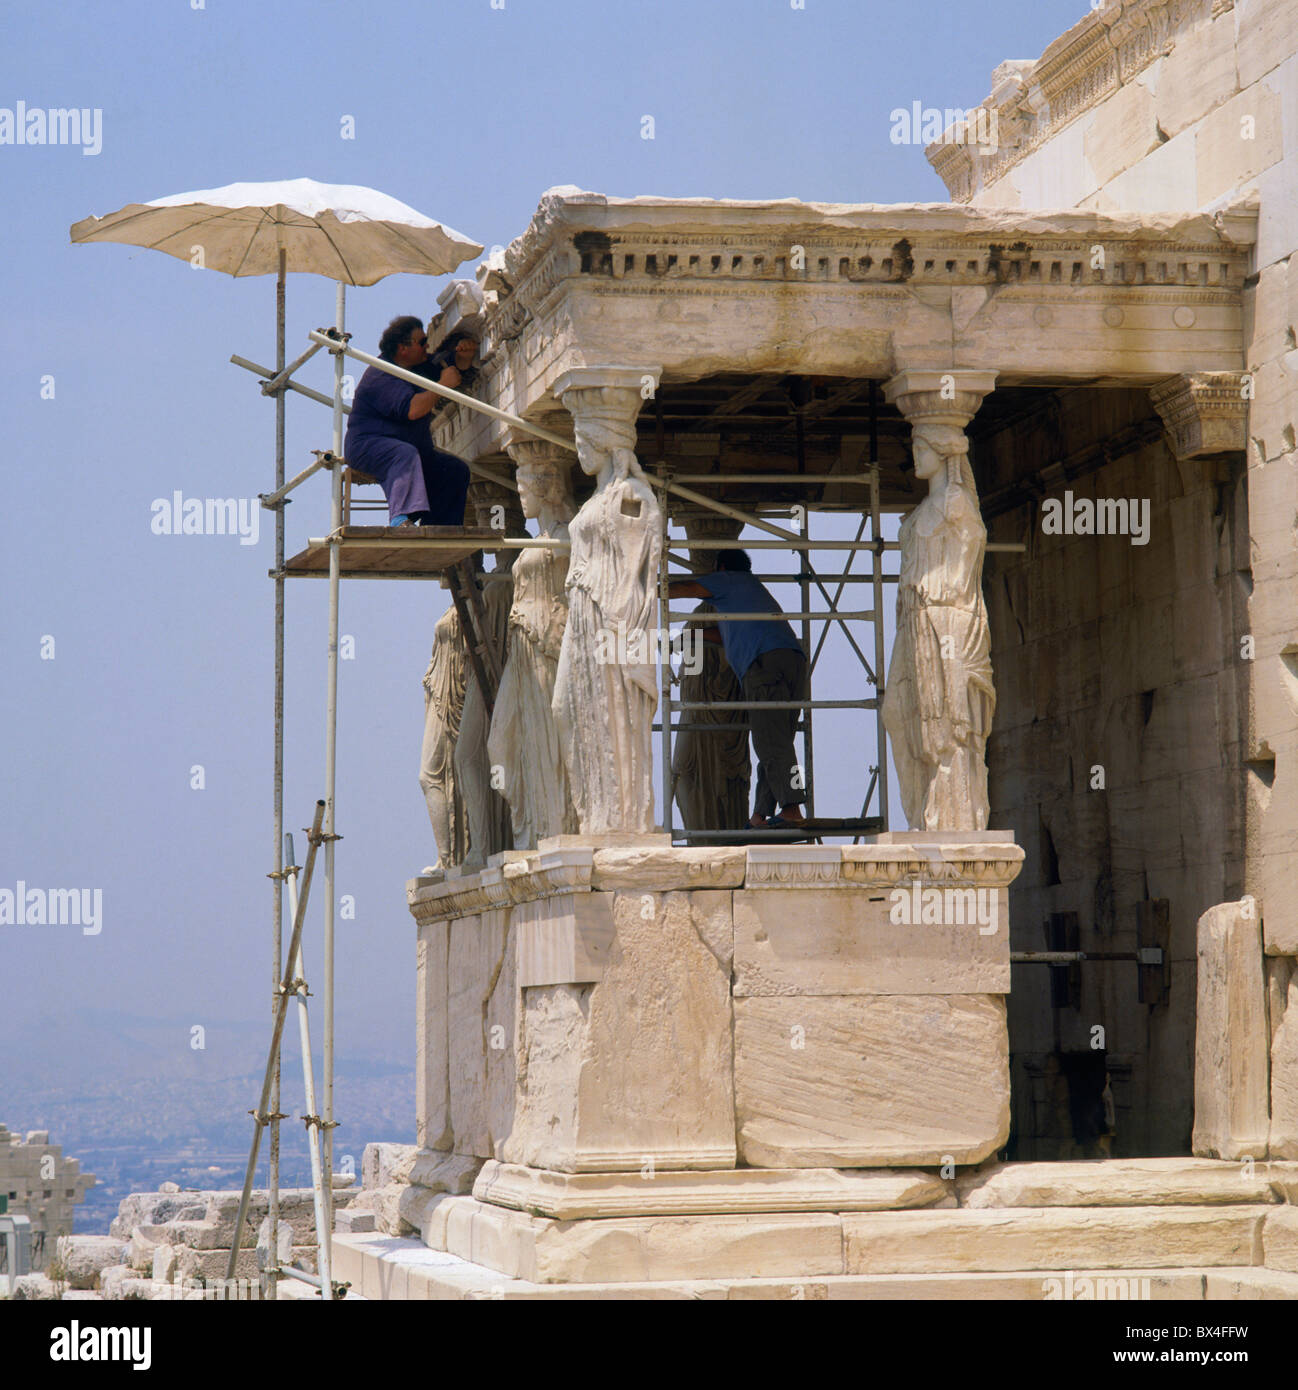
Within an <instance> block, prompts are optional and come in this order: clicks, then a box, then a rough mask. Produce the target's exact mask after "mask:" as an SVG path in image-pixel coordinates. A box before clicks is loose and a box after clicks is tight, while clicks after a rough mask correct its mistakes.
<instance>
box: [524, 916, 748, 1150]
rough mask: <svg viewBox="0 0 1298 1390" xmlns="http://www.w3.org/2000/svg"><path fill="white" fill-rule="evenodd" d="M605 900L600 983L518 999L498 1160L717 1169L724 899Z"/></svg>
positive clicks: (723, 1038) (726, 1034)
mask: <svg viewBox="0 0 1298 1390" xmlns="http://www.w3.org/2000/svg"><path fill="white" fill-rule="evenodd" d="M591 896H593V897H602V896H604V895H602V894H592V895H591ZM612 896H613V903H612V921H613V938H612V941H611V943H610V946H609V952H608V960H607V963H606V965H605V968H604V975H603V978H602V979H601V980H600V981H599V982H598V983H597V984H593V985H591V984H556V985H547V986H538V987H535V988H529V989H527V990H525V991H524V1008H523V1025H522V1039H521V1045H520V1054H519V1063H518V1074H519V1077H520V1096H519V1100H518V1108H517V1112H516V1115H515V1121H514V1126H513V1129H512V1132H511V1133H510V1134H509V1136H508V1137H507V1138H505V1139H504V1141H503V1142H502V1144H501V1148H500V1153H499V1157H500V1158H502V1159H503V1160H505V1161H507V1162H514V1163H525V1164H528V1165H529V1166H532V1167H537V1168H553V1169H556V1170H559V1171H564V1172H589V1171H595V1172H599V1171H625V1170H627V1169H638V1168H640V1167H642V1166H643V1165H644V1164H645V1163H646V1162H648V1161H650V1160H652V1161H653V1162H654V1164H655V1165H656V1166H657V1167H661V1168H718V1167H729V1166H731V1165H733V1163H734V1156H735V1149H734V1106H733V1091H732V1061H731V1056H732V1053H731V1021H730V972H729V939H730V934H731V930H732V928H731V917H730V893H729V892H728V891H724V890H722V891H709V892H695V893H666V894H651V893H646V894H639V893H617V894H614V895H612ZM719 951H720V952H722V954H723V955H724V962H723V959H721V958H719V955H718V952H719Z"/></svg>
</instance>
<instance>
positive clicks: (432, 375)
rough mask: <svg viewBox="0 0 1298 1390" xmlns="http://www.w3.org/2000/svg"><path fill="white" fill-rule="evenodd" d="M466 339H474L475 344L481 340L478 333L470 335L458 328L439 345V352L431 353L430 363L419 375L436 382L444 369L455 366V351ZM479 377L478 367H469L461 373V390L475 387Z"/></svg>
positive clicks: (420, 369)
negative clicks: (476, 379) (475, 381)
mask: <svg viewBox="0 0 1298 1390" xmlns="http://www.w3.org/2000/svg"><path fill="white" fill-rule="evenodd" d="M466 338H472V339H473V341H474V342H475V343H480V342H481V341H482V339H481V338H479V337H478V335H477V334H476V333H470V332H469V331H468V330H467V329H464V328H457V329H456V330H455V332H454V333H448V334H447V335H446V337H445V338H443V339H442V341H441V342H440V343H438V345H437V351H436V352H433V353H430V354H429V357H428V361H427V362H426V363H424V365H423V366H422V367H420V368H419V375H420V376H426V377H428V378H429V380H430V381H436V380H437V378H438V377H439V376H441V374H442V368H443V367H453V366H455V349H456V346H457V344H459V343H462V342H463V341H464V340H465V339H466ZM477 375H478V369H477V368H476V367H467V368H465V370H464V371H462V372H461V373H460V389H461V390H467V389H468V388H469V387H470V386H472V385H473V382H474V378H475V377H476V376H477Z"/></svg>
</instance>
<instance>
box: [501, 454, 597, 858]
mask: <svg viewBox="0 0 1298 1390" xmlns="http://www.w3.org/2000/svg"><path fill="white" fill-rule="evenodd" d="M507 447H508V449H509V452H510V454H511V456H512V457H513V458H514V460H515V462H516V463H517V464H518V474H517V478H518V500H519V502H520V504H521V505H522V509H523V515H524V516H525V517H528V518H534V519H535V520H536V522H537V538H538V539H542V540H554V541H564V542H566V541H567V540H568V523H569V522H570V521H571V520H572V518H573V515H574V513H575V512H576V510H577V504H576V502H575V501H574V500H573V496H572V467H573V464H574V459H573V456H572V453H571V452H570V451H569V450H567V449H564V448H561V447H560V446H559V445H557V444H551V443H548V442H546V441H544V440H538V439H529V440H525V441H520V442H517V443H512V444H509V445H508V446H507ZM513 576H514V601H513V606H512V607H511V608H510V610H509V645H508V650H507V652H506V656H505V670H504V674H503V676H502V677H501V682H500V694H499V695H498V696H497V699H496V709H495V713H494V714H493V716H492V720H491V734H490V736H489V737H488V740H487V752H488V756H489V757H490V760H491V765H492V769H493V771H495V772H496V773H498V776H499V785H500V789H501V792H502V793H503V795H504V798H505V800H506V801H507V802H508V803H509V809H510V814H511V817H512V821H513V831H514V848H515V849H534V848H535V847H536V845H537V842H538V841H539V840H541V839H543V838H544V837H545V836H548V835H564V834H569V835H570V834H575V833H576V831H577V812H576V809H575V808H574V806H573V802H572V792H571V790H570V788H569V785H568V770H567V768H566V767H565V765H564V760H563V752H562V750H561V748H560V746H559V726H558V724H557V723H556V722H555V718H554V714H553V711H552V709H551V705H552V702H553V699H554V688H555V681H556V677H557V675H558V670H559V653H560V650H561V647H562V644H563V633H564V629H565V628H566V627H567V625H568V596H567V591H566V589H565V581H566V580H567V577H568V556H567V554H565V553H564V552H563V551H562V550H552V549H548V548H541V547H537V548H535V549H529V550H524V551H523V552H522V553H521V554H520V555H519V557H518V559H517V560H516V561H515V562H514V569H513Z"/></svg>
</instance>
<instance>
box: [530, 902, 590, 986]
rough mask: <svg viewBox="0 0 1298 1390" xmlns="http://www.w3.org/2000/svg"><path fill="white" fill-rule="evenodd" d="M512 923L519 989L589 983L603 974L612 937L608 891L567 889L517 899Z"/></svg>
mask: <svg viewBox="0 0 1298 1390" xmlns="http://www.w3.org/2000/svg"><path fill="white" fill-rule="evenodd" d="M513 923H514V929H515V931H516V932H517V933H518V983H519V986H520V987H521V988H529V987H531V986H534V985H580V984H594V982H595V981H596V980H599V979H602V978H603V974H604V966H605V963H606V962H607V960H608V952H609V947H610V946H611V945H612V941H613V899H612V895H611V894H608V893H572V894H568V895H567V896H565V897H558V898H544V899H541V900H540V901H538V902H533V903H520V904H519V905H518V906H517V907H516V908H514V911H513Z"/></svg>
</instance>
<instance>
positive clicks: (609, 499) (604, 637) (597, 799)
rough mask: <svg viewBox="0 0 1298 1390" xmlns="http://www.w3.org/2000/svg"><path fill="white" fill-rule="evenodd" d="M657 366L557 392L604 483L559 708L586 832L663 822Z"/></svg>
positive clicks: (591, 513) (591, 522)
mask: <svg viewBox="0 0 1298 1390" xmlns="http://www.w3.org/2000/svg"><path fill="white" fill-rule="evenodd" d="M657 378H658V373H657V371H656V369H655V370H652V371H645V372H641V371H638V370H632V369H630V368H609V367H581V368H575V369H572V370H570V371H567V372H565V373H564V374H563V375H562V376H561V377H560V378H559V380H558V381H557V382H556V383H555V388H554V390H555V394H556V395H557V396H558V397H559V398H560V400H562V402H563V404H564V405H565V406H566V407H567V408H568V409H569V410H570V411H571V412H572V417H573V421H574V425H575V434H576V442H577V457H578V459H579V461H580V463H581V467H582V471H583V472H585V473H587V474H588V475H589V476H591V477H592V478H594V480H595V491H594V493H593V494H592V495H591V496H590V497H589V498H588V499H587V500H586V502H585V503H584V504H583V505H582V507H581V510H580V511H579V512H578V513H577V515H576V516H575V517H574V518H573V520H572V522H571V524H570V526H569V528H568V529H569V535H570V537H571V540H572V552H571V554H570V556H569V561H568V579H567V588H568V625H567V627H566V628H565V630H564V634H563V645H562V647H561V648H560V652H559V669H558V671H557V672H556V674H555V689H554V702H553V706H552V708H553V710H554V717H555V722H556V723H557V724H558V726H559V743H560V747H561V748H562V750H563V761H564V765H565V767H566V768H567V769H568V781H569V784H570V785H571V787H572V799H573V803H574V804H575V805H576V808H577V818H578V821H579V823H580V827H581V833H582V834H583V835H589V834H598V833H600V832H603V831H626V832H632V833H646V832H649V831H651V830H652V829H653V826H654V800H653V765H652V764H653V716H654V710H655V709H656V708H657V704H658V686H657V677H656V670H655V665H654V659H653V656H654V651H655V648H656V643H655V642H654V632H655V624H654V616H655V612H656V608H657V588H658V562H659V557H660V555H661V553H662V512H661V511H660V509H659V506H658V502H657V500H656V499H655V497H654V493H653V488H652V487H651V486H650V485H649V482H648V481H647V479H646V478H645V476H644V473H643V472H642V471H641V468H640V465H639V463H638V462H637V461H636V456H635V443H636V430H635V421H636V416H637V414H638V413H639V410H640V404H641V401H642V399H643V397H642V394H641V392H642V386H643V383H644V382H645V381H648V382H650V383H651V385H652V384H654V383H656V382H657Z"/></svg>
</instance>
